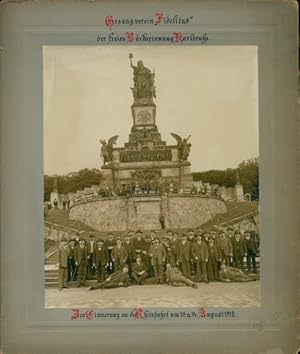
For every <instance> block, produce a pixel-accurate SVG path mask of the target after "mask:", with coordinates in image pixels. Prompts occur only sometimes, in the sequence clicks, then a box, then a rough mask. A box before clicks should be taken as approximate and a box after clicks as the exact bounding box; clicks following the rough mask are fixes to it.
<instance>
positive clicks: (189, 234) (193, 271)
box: [171, 229, 197, 276]
mask: <svg viewBox="0 0 300 354" xmlns="http://www.w3.org/2000/svg"><path fill="white" fill-rule="evenodd" d="M187 240H188V241H190V243H191V247H192V245H193V243H194V242H196V235H195V232H194V230H192V229H189V230H188V231H187ZM171 266H172V265H171ZM196 272H197V262H196V261H195V259H194V257H193V253H192V254H191V275H193V276H195V275H196Z"/></svg>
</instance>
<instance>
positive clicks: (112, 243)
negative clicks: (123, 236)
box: [104, 233, 116, 274]
mask: <svg viewBox="0 0 300 354" xmlns="http://www.w3.org/2000/svg"><path fill="white" fill-rule="evenodd" d="M115 245H116V241H115V239H114V234H112V233H110V234H108V237H107V240H106V241H105V243H104V247H106V249H107V251H108V268H107V271H108V273H109V274H111V273H112V272H113V271H114V268H113V267H114V266H113V261H112V255H111V253H112V250H113V248H114V247H115Z"/></svg>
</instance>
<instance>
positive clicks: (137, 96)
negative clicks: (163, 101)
mask: <svg viewBox="0 0 300 354" xmlns="http://www.w3.org/2000/svg"><path fill="white" fill-rule="evenodd" d="M132 58H133V55H132V53H130V54H129V59H130V66H131V67H132V68H133V82H134V87H131V90H132V92H133V98H134V102H139V101H140V102H146V103H147V101H148V102H149V101H150V102H153V97H154V98H156V95H155V86H154V76H155V73H154V71H153V72H151V70H149V69H148V68H146V67H145V66H144V64H143V62H142V61H141V60H139V61H138V62H137V65H136V66H135V65H133V63H132Z"/></svg>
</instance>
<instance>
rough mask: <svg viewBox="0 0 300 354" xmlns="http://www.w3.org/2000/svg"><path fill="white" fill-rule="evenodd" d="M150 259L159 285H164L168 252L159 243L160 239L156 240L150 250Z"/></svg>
mask: <svg viewBox="0 0 300 354" xmlns="http://www.w3.org/2000/svg"><path fill="white" fill-rule="evenodd" d="M149 257H150V258H151V263H152V266H153V269H154V277H155V280H156V282H157V283H158V284H163V276H164V274H163V272H164V263H165V260H166V252H165V249H164V247H163V245H161V244H160V243H159V239H158V238H156V239H155V240H154V242H153V245H152V246H151V247H150V248H149Z"/></svg>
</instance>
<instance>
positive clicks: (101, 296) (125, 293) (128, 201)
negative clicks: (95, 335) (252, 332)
mask: <svg viewBox="0 0 300 354" xmlns="http://www.w3.org/2000/svg"><path fill="white" fill-rule="evenodd" d="M257 54H258V53H257V46H246V45H239V46H233V45H232V46H229V45H227V46H225V45H224V46H222V45H216V46H213V45H209V46H193V45H189V46H155V45H153V46H128V45H126V46H109V45H107V46H88V45H87V46H70V45H68V46H67V45H60V46H55V45H47V46H43V117H44V129H43V133H44V287H45V307H46V308H75V307H76V308H91V307H92V308H99V309H101V308H129V307H135V308H136V307H146V308H157V307H160V308H162V307H163V308H192V307H199V306H205V307H228V308H229V307H231V308H232V307H242V308H243V307H245V308H249V307H259V306H260V305H261V299H260V245H261V242H264V237H266V235H262V237H261V235H260V207H259V198H260V196H259V192H260V191H259V124H258V123H259V117H258V63H257Z"/></svg>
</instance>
